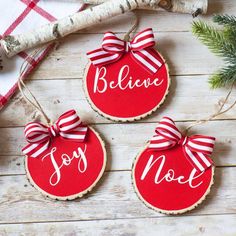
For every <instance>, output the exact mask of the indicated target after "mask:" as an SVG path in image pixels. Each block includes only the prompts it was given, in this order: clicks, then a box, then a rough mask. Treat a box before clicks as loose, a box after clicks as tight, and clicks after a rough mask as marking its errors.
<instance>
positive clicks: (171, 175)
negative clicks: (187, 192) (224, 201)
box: [141, 155, 203, 188]
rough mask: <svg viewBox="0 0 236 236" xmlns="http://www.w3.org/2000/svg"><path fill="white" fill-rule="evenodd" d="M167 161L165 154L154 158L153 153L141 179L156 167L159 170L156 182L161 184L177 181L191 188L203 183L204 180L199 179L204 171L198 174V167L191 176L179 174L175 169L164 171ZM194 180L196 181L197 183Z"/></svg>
mask: <svg viewBox="0 0 236 236" xmlns="http://www.w3.org/2000/svg"><path fill="white" fill-rule="evenodd" d="M165 162H166V157H165V156H164V155H162V156H160V157H158V158H156V159H155V160H154V155H151V156H150V158H149V160H148V162H147V164H146V166H145V168H144V171H143V173H142V176H141V180H144V179H145V178H147V176H148V173H149V172H150V170H151V169H152V168H156V169H157V171H156V175H155V178H154V183H155V184H160V183H162V182H163V181H166V182H177V183H179V184H187V185H189V187H190V188H197V187H199V186H200V185H201V184H202V182H203V181H197V179H198V178H199V177H200V176H201V175H202V174H203V172H202V173H200V174H198V175H196V173H197V171H196V169H193V170H192V171H191V173H190V174H189V176H183V175H180V176H177V175H176V174H175V171H174V170H173V169H169V170H168V171H165V172H164V170H163V169H164V168H163V167H164V166H165ZM193 182H195V184H194V183H193ZM196 182H198V183H196Z"/></svg>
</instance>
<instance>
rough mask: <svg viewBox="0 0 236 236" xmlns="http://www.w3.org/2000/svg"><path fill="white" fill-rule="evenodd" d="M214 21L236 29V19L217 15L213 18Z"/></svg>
mask: <svg viewBox="0 0 236 236" xmlns="http://www.w3.org/2000/svg"><path fill="white" fill-rule="evenodd" d="M213 21H214V22H215V23H218V24H219V25H228V26H232V27H236V17H235V16H229V15H215V16H213Z"/></svg>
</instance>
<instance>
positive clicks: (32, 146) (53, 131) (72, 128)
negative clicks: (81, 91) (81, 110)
mask: <svg viewBox="0 0 236 236" xmlns="http://www.w3.org/2000/svg"><path fill="white" fill-rule="evenodd" d="M87 129H88V128H87V126H85V125H83V124H82V122H81V120H80V118H79V116H78V115H77V114H76V111H75V110H70V111H67V112H66V113H64V114H63V115H61V116H60V117H59V118H58V120H57V121H56V122H55V123H54V124H53V125H52V126H50V127H47V126H45V125H43V124H41V123H38V122H31V123H29V124H27V125H26V126H25V129H24V134H25V138H26V140H27V142H28V143H29V144H28V145H27V146H25V147H24V148H23V149H22V151H23V153H24V154H25V155H27V156H30V157H34V158H36V157H38V156H39V155H41V154H43V152H44V151H46V150H47V149H48V148H49V147H50V143H51V141H52V139H53V138H54V137H56V136H60V137H62V138H64V139H67V140H71V141H76V142H84V139H85V136H86V133H87Z"/></svg>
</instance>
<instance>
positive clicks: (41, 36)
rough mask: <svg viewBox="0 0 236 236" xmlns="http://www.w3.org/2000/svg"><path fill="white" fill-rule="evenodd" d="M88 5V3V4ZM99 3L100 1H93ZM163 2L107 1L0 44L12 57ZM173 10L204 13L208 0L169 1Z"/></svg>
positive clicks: (143, 0)
mask: <svg viewBox="0 0 236 236" xmlns="http://www.w3.org/2000/svg"><path fill="white" fill-rule="evenodd" d="M87 1H88V0H87ZM96 1H100V0H96ZM161 1H163V0H109V1H105V2H104V3H102V4H100V5H97V6H95V7H92V8H89V9H87V10H84V11H82V12H78V13H75V14H73V15H69V16H67V17H65V18H62V19H60V20H57V21H55V22H52V23H49V24H46V25H44V26H41V27H39V28H37V29H35V30H33V31H30V32H26V33H24V34H19V35H9V36H6V37H5V38H3V39H2V40H1V41H0V43H1V47H2V49H3V51H4V53H5V54H6V55H7V56H8V57H12V56H14V55H16V54H18V53H19V52H21V51H24V50H27V49H30V48H33V47H36V46H39V45H41V44H45V43H48V42H50V41H53V40H57V39H59V38H62V37H64V36H66V35H68V34H71V33H73V32H76V31H78V30H81V29H84V28H87V27H89V26H92V25H96V24H98V23H101V22H103V21H105V20H107V19H109V18H111V17H114V16H117V15H121V14H124V13H125V12H128V11H132V10H135V9H138V8H140V9H142V8H145V9H146V8H152V9H155V8H158V4H159V3H160V2H161ZM172 1H173V3H174V2H176V3H178V4H172V10H173V11H175V12H177V11H180V12H188V13H192V12H193V11H196V10H197V9H198V10H199V9H200V10H201V11H202V12H203V13H204V12H206V9H207V2H208V0H172Z"/></svg>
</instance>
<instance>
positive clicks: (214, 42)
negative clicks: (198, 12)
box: [192, 21, 236, 62]
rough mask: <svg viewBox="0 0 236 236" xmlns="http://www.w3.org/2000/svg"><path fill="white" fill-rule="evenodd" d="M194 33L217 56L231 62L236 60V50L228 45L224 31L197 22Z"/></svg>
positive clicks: (193, 29) (193, 28) (194, 25)
mask: <svg viewBox="0 0 236 236" xmlns="http://www.w3.org/2000/svg"><path fill="white" fill-rule="evenodd" d="M192 31H193V34H195V35H196V36H197V37H198V38H199V39H200V41H201V42H202V43H203V44H205V45H206V46H207V47H208V48H209V49H210V50H211V51H212V52H213V53H215V54H216V55H218V56H222V57H224V58H225V59H226V60H229V62H231V60H233V61H234V60H236V54H235V50H236V48H235V47H234V45H232V44H230V43H228V40H227V39H226V37H225V35H224V32H223V31H219V30H217V29H215V28H214V27H212V26H209V25H207V24H206V23H204V22H203V21H195V22H194V23H193V27H192Z"/></svg>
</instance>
